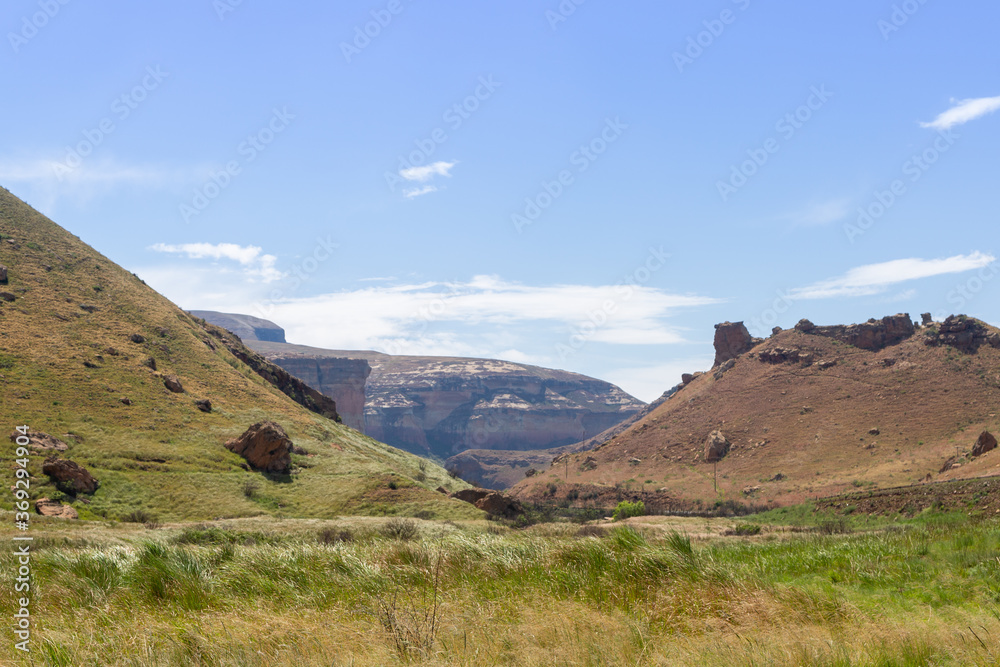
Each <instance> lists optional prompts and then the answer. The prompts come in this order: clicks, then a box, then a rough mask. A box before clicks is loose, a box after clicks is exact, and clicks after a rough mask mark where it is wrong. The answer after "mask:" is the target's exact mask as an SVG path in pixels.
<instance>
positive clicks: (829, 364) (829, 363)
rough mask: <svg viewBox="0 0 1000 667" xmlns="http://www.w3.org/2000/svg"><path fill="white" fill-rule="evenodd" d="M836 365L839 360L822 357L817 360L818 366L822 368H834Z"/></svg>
mask: <svg viewBox="0 0 1000 667" xmlns="http://www.w3.org/2000/svg"><path fill="white" fill-rule="evenodd" d="M836 365H837V361H836V360H835V359H821V360H820V361H817V362H816V366H817V367H819V368H822V369H827V368H833V367H834V366H836Z"/></svg>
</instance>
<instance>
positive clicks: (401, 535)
mask: <svg viewBox="0 0 1000 667" xmlns="http://www.w3.org/2000/svg"><path fill="white" fill-rule="evenodd" d="M417 532H418V531H417V524H416V523H415V522H414V521H413V520H412V519H399V518H395V519H389V521H387V522H386V524H385V525H384V526H382V534H383V535H385V536H386V537H388V538H389V539H391V540H412V539H413V538H415V537H416V536H417Z"/></svg>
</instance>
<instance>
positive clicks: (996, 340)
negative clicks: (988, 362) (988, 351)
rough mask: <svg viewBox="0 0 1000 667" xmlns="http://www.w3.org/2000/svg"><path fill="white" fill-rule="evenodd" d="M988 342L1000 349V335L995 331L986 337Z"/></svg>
mask: <svg viewBox="0 0 1000 667" xmlns="http://www.w3.org/2000/svg"><path fill="white" fill-rule="evenodd" d="M986 342H987V343H989V344H990V345H991V346H992V347H1000V333H997V332H995V331H994V332H993V333H991V334H990V335H989V336H987V337H986Z"/></svg>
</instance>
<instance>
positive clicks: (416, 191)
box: [403, 185, 437, 199]
mask: <svg viewBox="0 0 1000 667" xmlns="http://www.w3.org/2000/svg"><path fill="white" fill-rule="evenodd" d="M431 192H437V186H436V185H425V186H424V187H422V188H410V189H409V190H403V196H404V197H406V198H407V199H413V198H414V197H420V196H421V195H426V194H430V193H431Z"/></svg>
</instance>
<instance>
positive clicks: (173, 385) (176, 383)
mask: <svg viewBox="0 0 1000 667" xmlns="http://www.w3.org/2000/svg"><path fill="white" fill-rule="evenodd" d="M163 386H164V387H166V388H167V389H169V390H170V391H172V392H174V393H175V394H183V393H184V385H182V384H181V380H180V378H178V377H177V376H176V375H168V376H167V377H165V378H163Z"/></svg>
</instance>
